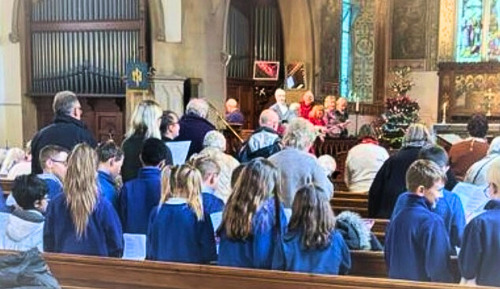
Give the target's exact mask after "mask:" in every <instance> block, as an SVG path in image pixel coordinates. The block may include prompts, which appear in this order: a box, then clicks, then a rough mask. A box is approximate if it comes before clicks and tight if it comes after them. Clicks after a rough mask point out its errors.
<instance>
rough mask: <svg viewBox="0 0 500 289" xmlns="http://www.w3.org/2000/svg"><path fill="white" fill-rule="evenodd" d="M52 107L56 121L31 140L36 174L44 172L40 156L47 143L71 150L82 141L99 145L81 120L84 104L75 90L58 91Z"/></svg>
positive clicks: (32, 163)
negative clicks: (81, 103)
mask: <svg viewBox="0 0 500 289" xmlns="http://www.w3.org/2000/svg"><path fill="white" fill-rule="evenodd" d="M52 109H53V110H54V114H55V117H54V122H53V123H52V124H50V125H48V126H46V127H44V128H42V129H41V130H40V131H38V132H37V133H36V134H35V136H34V137H33V140H32V141H31V152H32V155H33V160H32V162H31V171H32V173H34V174H41V173H42V172H43V171H42V167H41V166H40V163H39V160H38V156H39V154H40V151H41V150H42V148H44V147H45V146H47V145H58V146H61V147H63V148H65V149H67V150H70V151H71V150H72V149H73V147H74V146H76V145H77V144H79V143H82V142H84V143H87V144H89V145H90V146H92V147H94V148H95V147H96V145H97V142H96V141H95V139H94V137H93V136H92V134H91V133H90V131H89V130H88V129H87V126H86V125H85V123H83V122H82V121H81V117H82V106H81V105H80V102H79V101H78V98H77V97H76V95H75V94H74V93H73V92H71V91H61V92H58V93H57V94H56V96H55V97H54V101H53V103H52Z"/></svg>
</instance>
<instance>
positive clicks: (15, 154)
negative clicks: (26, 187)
mask: <svg viewBox="0 0 500 289" xmlns="http://www.w3.org/2000/svg"><path fill="white" fill-rule="evenodd" d="M25 158H26V153H25V152H24V151H23V150H22V149H20V148H11V149H9V150H8V151H7V153H6V155H5V159H4V161H3V163H2V167H1V169H0V174H1V175H7V174H8V173H9V171H10V169H12V167H13V166H14V165H15V164H17V163H19V162H21V161H23V160H24V159H25Z"/></svg>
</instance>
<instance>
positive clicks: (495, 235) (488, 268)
mask: <svg viewBox="0 0 500 289" xmlns="http://www.w3.org/2000/svg"><path fill="white" fill-rule="evenodd" d="M484 209H485V210H486V211H485V212H484V213H482V214H480V215H479V216H477V217H475V218H474V219H472V220H471V221H470V222H469V224H467V226H466V227H465V232H464V238H463V242H462V248H461V250H460V254H459V256H458V265H459V267H460V272H461V273H462V276H463V277H464V278H465V279H474V278H476V283H477V285H485V286H500V200H491V201H489V202H488V203H487V204H486V206H485V207H484Z"/></svg>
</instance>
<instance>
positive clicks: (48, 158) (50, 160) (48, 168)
mask: <svg viewBox="0 0 500 289" xmlns="http://www.w3.org/2000/svg"><path fill="white" fill-rule="evenodd" d="M68 153H69V152H68V150H67V149H65V148H63V147H60V146H57V145H48V146H45V147H43V148H42V150H41V151H40V155H39V161H40V166H41V167H42V170H43V173H42V174H39V175H38V177H39V178H40V179H42V180H43V181H44V182H45V184H46V185H47V187H48V189H49V199H54V198H55V197H56V196H57V195H58V194H62V193H63V183H62V181H63V180H64V177H65V176H66V170H67V169H68V165H67V163H66V161H67V159H68Z"/></svg>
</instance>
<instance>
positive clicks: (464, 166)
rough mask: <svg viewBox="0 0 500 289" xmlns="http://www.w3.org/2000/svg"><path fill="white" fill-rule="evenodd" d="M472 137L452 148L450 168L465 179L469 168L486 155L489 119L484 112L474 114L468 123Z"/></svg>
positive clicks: (459, 177) (460, 177)
mask: <svg viewBox="0 0 500 289" xmlns="http://www.w3.org/2000/svg"><path fill="white" fill-rule="evenodd" d="M467 131H468V132H469V135H470V137H469V138H467V139H466V140H464V141H461V142H459V143H456V144H454V145H452V146H451V148H450V169H451V170H452V171H453V173H454V174H455V176H456V177H457V179H459V180H463V179H464V177H465V174H466V173H467V170H468V169H469V168H470V167H471V166H472V165H473V164H474V163H475V162H477V161H479V160H480V159H482V158H484V156H486V152H487V151H488V148H489V145H488V142H487V141H486V133H487V132H488V119H487V118H486V116H485V115H484V114H474V115H473V116H472V117H471V118H470V119H469V122H468V123H467Z"/></svg>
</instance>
